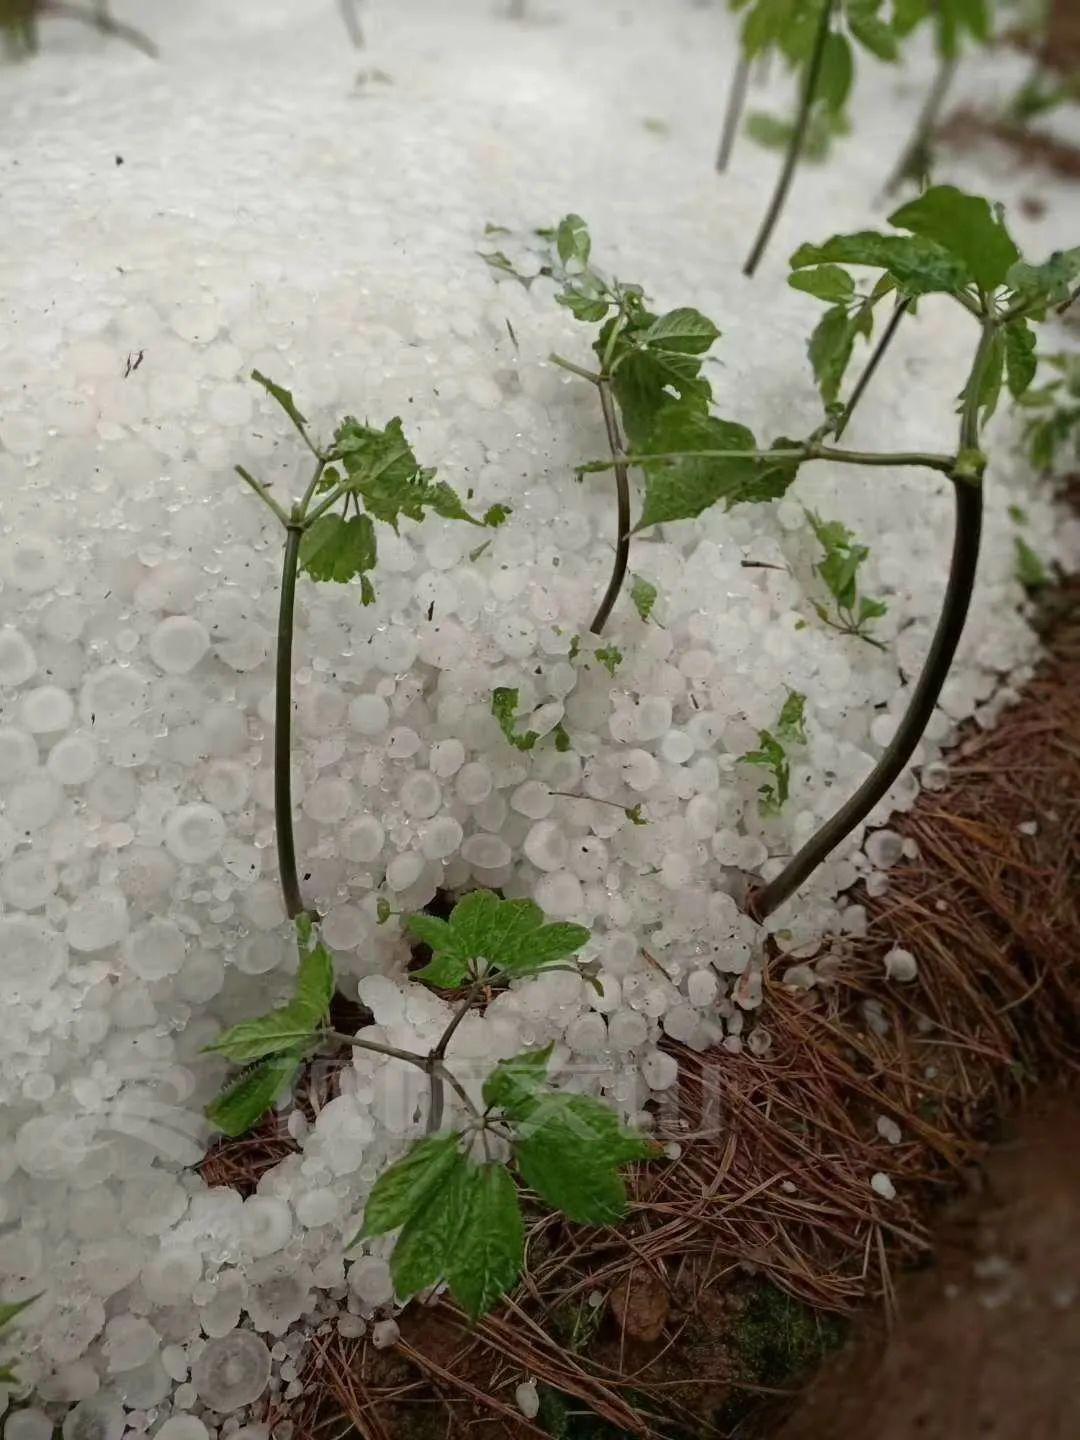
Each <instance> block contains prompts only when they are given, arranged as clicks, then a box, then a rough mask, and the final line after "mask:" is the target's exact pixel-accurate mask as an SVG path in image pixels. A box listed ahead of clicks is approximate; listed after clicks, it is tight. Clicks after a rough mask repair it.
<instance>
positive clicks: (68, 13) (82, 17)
mask: <svg viewBox="0 0 1080 1440" xmlns="http://www.w3.org/2000/svg"><path fill="white" fill-rule="evenodd" d="M39 14H41V15H52V16H55V18H56V19H57V20H78V21H79V22H80V24H83V25H89V26H90V27H91V29H93V30H97V31H99V32H100V33H101V34H102V35H108V36H111V37H112V38H113V39H114V40H126V41H127V43H128V44H129V45H133V46H134V47H135V49H136V50H141V51H142V53H143V54H144V55H148V56H149V57H150V59H151V60H156V59H157V58H158V48H157V46H156V45H155V44H154V42H153V41H152V40H151V39H149V37H148V36H146V35H144V34H143V33H142V31H141V30H136V28H135V26H134V25H126V24H125V23H124V22H123V21H122V20H115V19H114V18H113V17H112V16H111V15H110V14H109V12H108V10H107V9H106V7H105V6H104V5H102V4H98V5H95V7H94V9H93V10H92V11H87V10H84V9H83V8H82V7H81V6H80V5H68V4H65V3H63V0H43V3H42V4H41V6H40V7H39Z"/></svg>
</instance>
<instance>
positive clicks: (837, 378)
mask: <svg viewBox="0 0 1080 1440" xmlns="http://www.w3.org/2000/svg"><path fill="white" fill-rule="evenodd" d="M854 345H855V328H854V324H853V322H852V319H851V317H850V316H849V315H848V312H847V310H846V309H845V307H844V306H843V305H834V306H833V307H832V309H831V310H826V311H825V314H824V315H823V316H822V317H821V319H820V320H819V321H818V323H817V324H816V325H815V326H814V329H813V330H812V332H811V334H810V340H809V342H808V344H807V347H806V352H807V354H808V355H809V357H810V364H811V366H812V367H813V371H814V378H815V380H817V383H818V390H819V391H820V392H821V398H822V400H824V402H825V404H826V405H831V404H832V402H833V401H834V400H835V399H836V398H837V396H838V395H839V394H840V386H841V384H842V382H843V379H844V372H845V371H846V370H847V367H848V362H849V360H850V359H851V352H852V350H853V348H854Z"/></svg>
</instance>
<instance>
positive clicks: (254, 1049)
mask: <svg viewBox="0 0 1080 1440" xmlns="http://www.w3.org/2000/svg"><path fill="white" fill-rule="evenodd" d="M312 939H313V935H312V930H311V928H310V921H309V920H308V917H307V916H301V917H300V918H299V919H298V921H297V943H298V948H299V951H300V965H299V968H298V970H297V974H296V986H295V993H294V996H293V999H292V1000H290V1001H289V1003H288V1004H287V1005H284V1006H282V1007H280V1008H279V1009H277V1010H271V1011H270V1013H269V1014H267V1015H260V1016H259V1017H258V1018H257V1019H255V1020H244V1021H242V1022H241V1023H240V1024H239V1025H234V1026H233V1027H232V1029H230V1030H226V1031H225V1033H224V1034H223V1035H219V1036H218V1038H217V1040H215V1041H214V1043H213V1044H212V1045H207V1046H206V1049H207V1050H214V1051H217V1052H218V1053H219V1054H222V1055H225V1056H226V1057H227V1058H228V1059H229V1060H234V1061H236V1062H237V1063H238V1064H241V1065H244V1064H247V1063H248V1062H249V1061H251V1060H261V1059H262V1057H263V1056H264V1055H278V1054H281V1053H282V1052H285V1051H292V1050H302V1049H303V1048H304V1046H305V1044H306V1043H307V1042H308V1041H309V1040H310V1039H311V1037H312V1036H313V1035H314V1033H315V1031H316V1030H318V1029H319V1027H320V1026H321V1025H322V1022H323V1020H324V1018H325V1016H326V1012H327V1011H328V1010H329V1008H330V1001H331V1000H332V999H333V997H334V962H333V960H332V959H331V957H330V953H329V951H328V950H327V949H326V947H325V946H324V945H323V944H322V943H321V941H318V940H316V941H315V943H314V944H312V943H311V942H312Z"/></svg>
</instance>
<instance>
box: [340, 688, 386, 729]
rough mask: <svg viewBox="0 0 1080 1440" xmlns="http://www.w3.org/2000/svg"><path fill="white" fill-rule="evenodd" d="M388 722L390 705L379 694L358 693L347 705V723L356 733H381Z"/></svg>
mask: <svg viewBox="0 0 1080 1440" xmlns="http://www.w3.org/2000/svg"><path fill="white" fill-rule="evenodd" d="M389 723H390V706H389V705H387V703H386V701H385V700H384V699H383V698H382V696H381V695H358V696H357V697H356V699H355V700H354V701H353V702H352V704H351V705H350V706H349V724H350V725H351V726H352V728H353V729H354V730H355V731H356V732H357V734H358V735H381V734H382V732H383V731H384V730H385V729H386V727H387V725H389Z"/></svg>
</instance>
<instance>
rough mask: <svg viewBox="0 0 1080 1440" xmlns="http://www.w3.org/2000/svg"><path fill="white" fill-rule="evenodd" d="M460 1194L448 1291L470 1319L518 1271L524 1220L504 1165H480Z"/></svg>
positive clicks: (484, 1309)
mask: <svg viewBox="0 0 1080 1440" xmlns="http://www.w3.org/2000/svg"><path fill="white" fill-rule="evenodd" d="M473 1176H474V1178H473V1180H472V1182H471V1184H470V1185H469V1186H468V1189H467V1191H466V1193H465V1194H464V1196H463V1199H462V1206H463V1212H464V1213H463V1221H462V1224H461V1227H460V1229H459V1230H458V1233H457V1235H456V1237H455V1240H454V1245H453V1248H452V1253H451V1254H450V1255H448V1256H447V1265H446V1279H447V1283H448V1284H449V1286H450V1292H451V1294H452V1295H453V1297H454V1299H455V1300H456V1301H457V1302H458V1304H459V1305H460V1306H461V1308H462V1309H463V1310H464V1311H465V1313H466V1314H467V1315H468V1316H469V1317H470V1319H472V1320H478V1319H479V1318H480V1316H481V1315H485V1314H487V1312H488V1311H489V1310H490V1309H491V1308H492V1306H493V1305H495V1303H496V1302H497V1301H498V1300H500V1299H501V1298H502V1296H503V1295H505V1294H506V1293H507V1291H508V1290H510V1289H511V1288H512V1286H513V1284H514V1282H515V1281H516V1280H517V1278H518V1276H519V1275H520V1273H521V1264H522V1260H523V1258H524V1254H525V1226H524V1222H523V1221H522V1218H521V1206H520V1204H519V1202H518V1195H517V1187H516V1186H515V1184H514V1181H513V1179H512V1178H511V1175H510V1172H509V1170H507V1168H506V1166H505V1165H478V1166H475V1167H474V1169H473Z"/></svg>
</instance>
